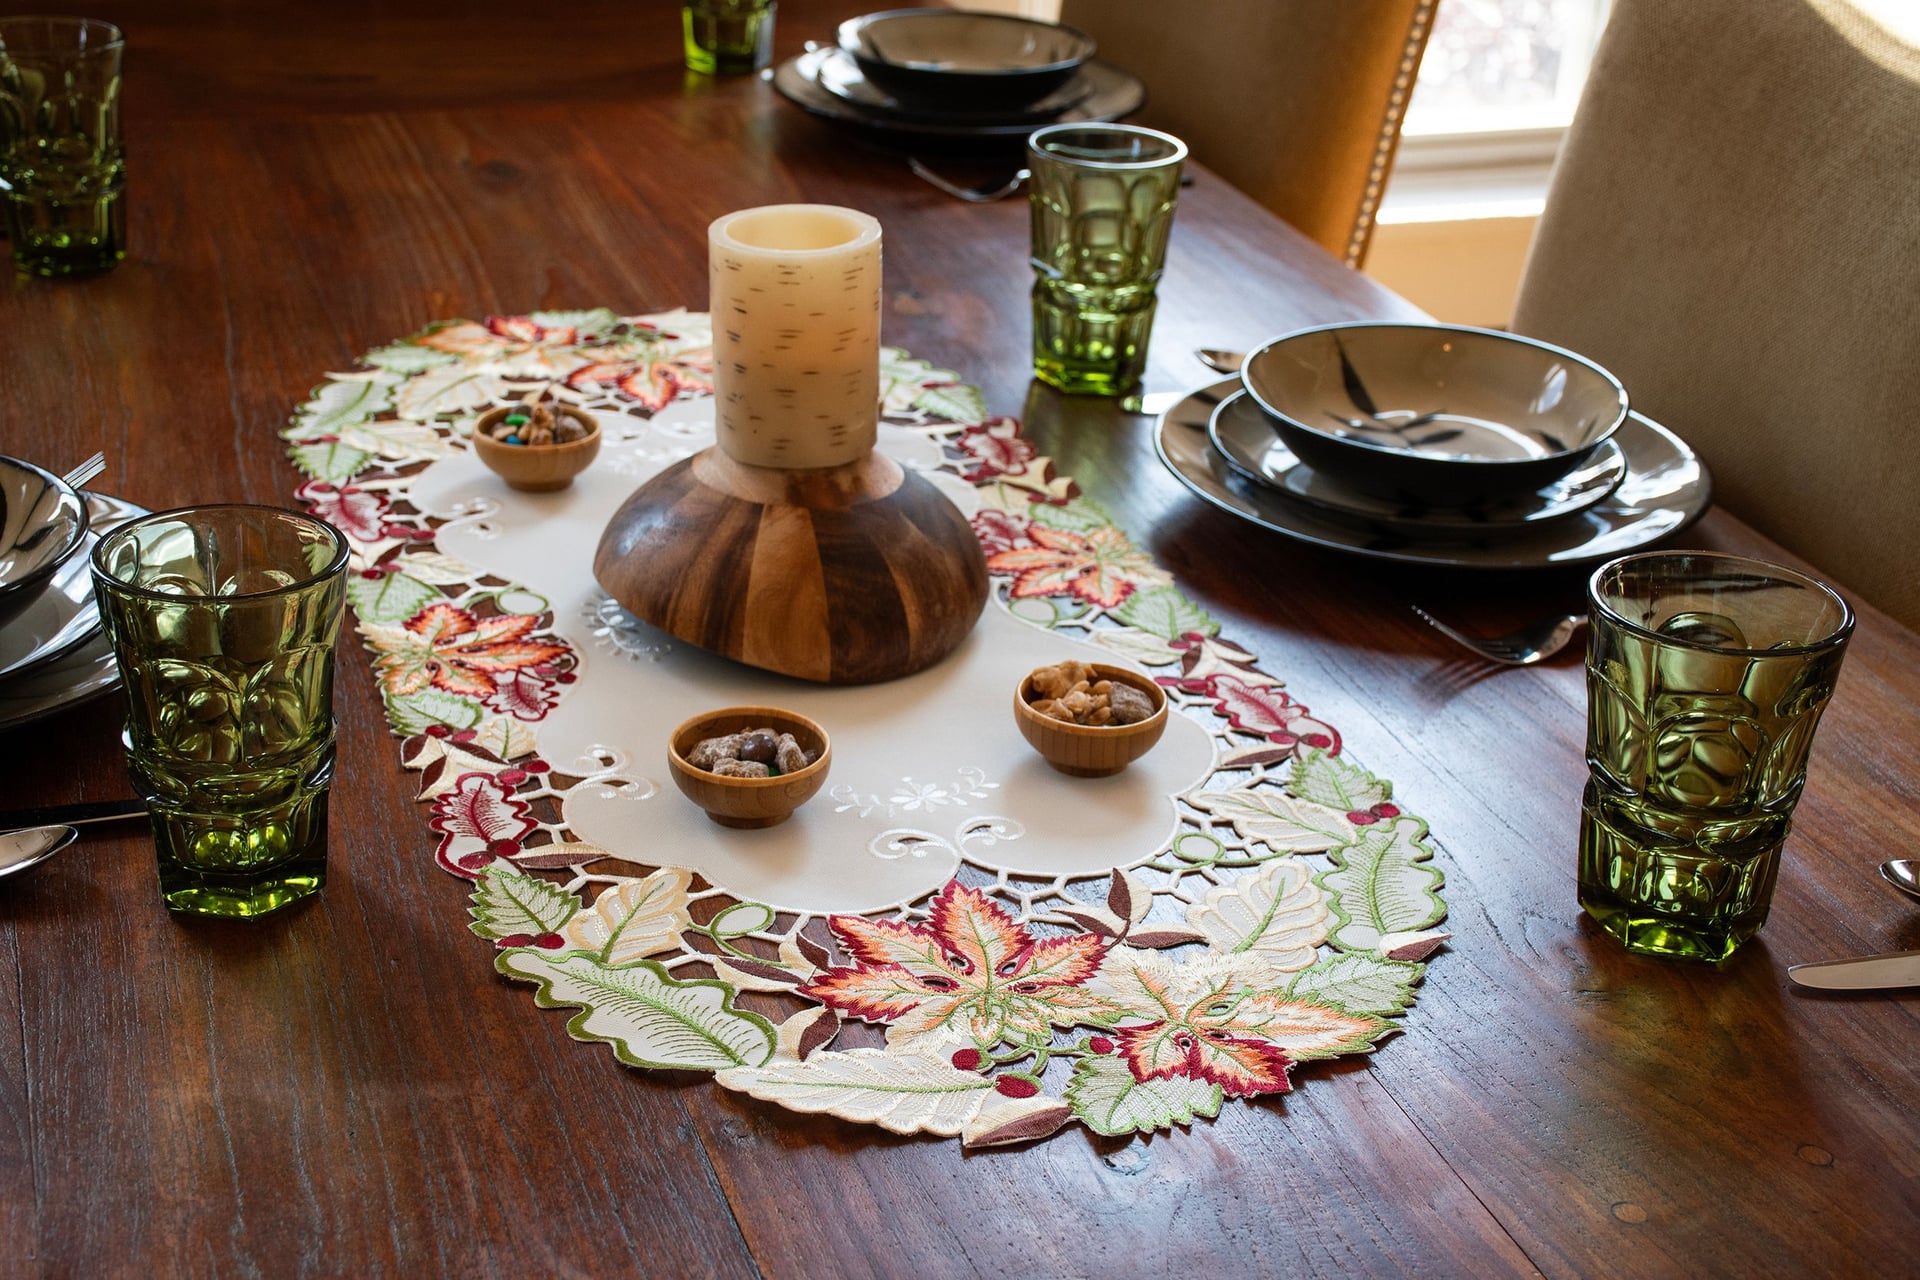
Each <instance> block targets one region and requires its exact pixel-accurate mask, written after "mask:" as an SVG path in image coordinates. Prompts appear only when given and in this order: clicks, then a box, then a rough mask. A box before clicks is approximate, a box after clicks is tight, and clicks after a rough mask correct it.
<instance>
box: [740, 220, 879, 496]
mask: <svg viewBox="0 0 1920 1280" xmlns="http://www.w3.org/2000/svg"><path fill="white" fill-rule="evenodd" d="M707 245H708V252H709V257H708V274H709V277H710V282H711V289H712V298H711V302H710V303H709V306H710V308H711V310H712V312H713V346H714V352H713V357H714V358H713V394H714V401H715V408H716V415H717V419H718V431H719V441H720V447H721V448H722V449H724V450H725V451H726V453H727V456H729V457H731V458H732V459H734V460H735V461H736V462H744V463H747V464H750V465H753V466H761V467H780V468H785V469H790V470H796V469H803V468H815V467H836V466H841V465H844V464H846V463H850V462H856V461H858V460H859V459H861V458H863V457H865V456H866V455H867V454H868V453H869V452H870V451H871V450H872V449H873V442H874V436H875V427H876V424H877V422H878V420H879V404H880V223H879V221H878V220H877V219H875V218H873V217H870V216H869V215H867V214H864V213H860V212H858V211H856V210H853V209H842V208H839V207H837V206H834V205H821V204H777V205H767V206H765V207H763V208H759V209H742V210H740V211H739V212H737V213H730V214H727V215H726V216H725V217H723V218H719V219H717V220H715V222H714V223H713V225H712V226H710V227H709V228H708V229H707Z"/></svg>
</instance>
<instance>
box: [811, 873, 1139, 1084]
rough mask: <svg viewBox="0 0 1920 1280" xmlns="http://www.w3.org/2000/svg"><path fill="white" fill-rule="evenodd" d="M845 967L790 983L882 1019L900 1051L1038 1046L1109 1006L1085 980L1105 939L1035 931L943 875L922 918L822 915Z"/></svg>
mask: <svg viewBox="0 0 1920 1280" xmlns="http://www.w3.org/2000/svg"><path fill="white" fill-rule="evenodd" d="M828 923H829V925H830V927H831V928H832V930H833V934H834V937H835V938H837V939H838V940H839V942H840V945H841V946H842V947H843V948H845V949H846V951H847V954H848V955H849V956H850V957H851V958H852V959H853V962H854V963H853V964H852V965H850V966H846V967H841V968H834V969H829V970H827V971H826V972H825V973H824V974H821V975H820V976H818V977H817V978H815V979H814V980H813V981H811V982H809V983H807V984H806V985H804V986H802V987H800V988H799V990H800V993H801V994H802V995H805V996H810V997H812V998H813V999H815V1000H818V1001H820V1002H821V1003H822V1004H825V1005H828V1006H830V1007H832V1008H834V1009H837V1010H839V1011H840V1012H841V1013H844V1014H846V1015H848V1016H849V1017H854V1018H860V1019H863V1020H865V1021H867V1022H879V1023H886V1024H888V1033H887V1042H888V1044H889V1045H890V1046H892V1047H893V1048H894V1049H897V1050H900V1051H904V1052H915V1051H921V1050H926V1051H932V1050H933V1049H936V1048H937V1047H938V1046H939V1045H940V1044H943V1043H949V1042H961V1043H967V1042H970V1043H972V1044H974V1045H977V1046H979V1047H981V1048H987V1047H990V1046H992V1045H994V1044H997V1043H999V1042H1000V1041H1002V1040H1014V1041H1018V1042H1021V1043H1028V1044H1032V1043H1042V1042H1045V1041H1047V1040H1048V1039H1050V1038H1051V1036H1052V1030H1051V1029H1052V1027H1054V1026H1063V1027H1064V1026H1072V1025H1074V1024H1075V1023H1080V1022H1091V1023H1094V1024H1101V1023H1104V1022H1107V1021H1110V1020H1111V1017H1112V1010H1111V1009H1110V1007H1109V1006H1108V1005H1107V1004H1106V1002H1104V1001H1102V1000H1100V999H1099V998H1097V997H1095V996H1094V995H1093V994H1092V993H1091V992H1090V991H1089V990H1088V989H1087V987H1086V985H1085V984H1086V982H1087V980H1088V979H1089V978H1091V977H1092V976H1093V974H1094V972H1095V971H1096V970H1097V969H1098V968H1099V966H1100V960H1101V957H1102V956H1104V955H1105V954H1106V952H1107V948H1108V947H1109V946H1111V945H1112V944H1111V943H1110V942H1109V941H1108V940H1107V939H1104V938H1097V937H1091V936H1088V935H1076V936H1070V937H1062V938H1045V939H1041V938H1036V937H1034V936H1033V935H1032V934H1031V933H1029V932H1028V931H1027V930H1026V929H1025V928H1024V927H1022V926H1021V925H1020V924H1019V923H1018V922H1016V921H1015V920H1014V919H1013V917H1012V916H1010V915H1008V914H1007V913H1006V911H1004V910H1003V909H1001V907H1000V906H999V905H998V904H996V903H995V902H993V901H992V900H991V899H990V898H988V897H987V896H986V895H985V894H983V893H980V892H979V891H978V890H975V889H969V888H967V887H965V886H963V885H961V884H960V883H959V882H957V881H953V882H949V883H948V885H947V887H946V888H944V889H942V890H941V891H940V893H939V895H938V896H937V897H936V898H935V899H934V901H933V913H932V917H931V919H930V920H929V921H928V923H927V924H925V925H912V924H905V923H902V922H898V921H889V920H867V919H863V918H861V917H859V916H834V917H832V918H831V919H830V920H829V921H828Z"/></svg>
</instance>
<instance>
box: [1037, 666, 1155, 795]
mask: <svg viewBox="0 0 1920 1280" xmlns="http://www.w3.org/2000/svg"><path fill="white" fill-rule="evenodd" d="M1115 690H1119V691H1120V692H1118V693H1116V692H1115ZM1013 716H1014V720H1015V721H1016V722H1017V723H1018V724H1019V726H1020V736H1022V737H1023V738H1025V739H1026V740H1027V742H1028V744H1029V745H1031V746H1032V747H1033V749H1034V750H1035V751H1038V752H1039V753H1040V754H1041V755H1042V756H1043V757H1045V759H1046V762H1047V763H1048V764H1050V765H1052V766H1053V767H1054V768H1056V769H1058V770H1059V771H1060V772H1062V773H1067V774H1072V775H1073V776H1074V777H1076V778H1104V777H1107V776H1108V775H1109V774H1115V773H1119V772H1120V771H1121V770H1122V769H1124V768H1126V767H1127V766H1128V765H1129V764H1132V763H1133V762H1134V761H1135V760H1138V759H1139V758H1140V757H1141V756H1143V755H1145V754H1147V752H1149V751H1151V750H1153V745H1154V744H1155V743H1156V742H1158V741H1160V735H1161V734H1162V733H1163V732H1165V730H1166V727H1167V694H1166V691H1165V690H1164V689H1162V688H1161V687H1160V686H1159V685H1157V684H1155V683H1154V682H1153V681H1152V680H1150V679H1148V678H1147V677H1146V676H1143V675H1141V674H1140V673H1139V672H1137V671H1129V670H1127V669H1126V668H1125V667H1110V666H1108V665H1107V664H1105V663H1103V662H1062V663H1059V664H1056V665H1055V666H1051V667H1041V668H1039V669H1038V670H1035V671H1032V672H1029V673H1028V675H1027V677H1026V679H1024V680H1022V681H1021V682H1020V687H1019V688H1018V689H1016V690H1014V694H1013Z"/></svg>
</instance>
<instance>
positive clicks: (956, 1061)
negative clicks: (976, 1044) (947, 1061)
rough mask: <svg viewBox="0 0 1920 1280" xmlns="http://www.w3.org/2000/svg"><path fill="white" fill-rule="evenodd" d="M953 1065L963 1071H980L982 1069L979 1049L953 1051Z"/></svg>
mask: <svg viewBox="0 0 1920 1280" xmlns="http://www.w3.org/2000/svg"><path fill="white" fill-rule="evenodd" d="M953 1065H954V1066H956V1067H958V1068H960V1069H961V1070H962V1071H978V1070H979V1069H980V1051H979V1050H978V1049H955V1050H954V1051H953Z"/></svg>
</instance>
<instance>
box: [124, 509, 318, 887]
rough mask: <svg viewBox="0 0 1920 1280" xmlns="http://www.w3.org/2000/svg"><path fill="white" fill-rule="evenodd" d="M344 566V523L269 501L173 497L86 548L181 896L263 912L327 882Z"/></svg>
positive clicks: (165, 880)
mask: <svg viewBox="0 0 1920 1280" xmlns="http://www.w3.org/2000/svg"><path fill="white" fill-rule="evenodd" d="M346 567H347V540H346V539H345V538H344V537H342V536H341V534H340V532H339V530H337V529H335V528H334V527H333V526H332V525H330V524H327V523H326V522H325V521H322V520H316V519H314V518H313V517H311V516H305V515H300V514H298V513H296V512H292V511H282V510H279V509H277V508H274V507H252V506H206V507H189V508H183V509H181V510H178V511H163V512H160V513H159V514H157V515H151V516H147V517H145V518H144V519H140V520H136V521H133V522H132V523H130V524H126V525H123V526H122V527H120V528H119V529H117V530H115V531H114V532H112V533H110V534H108V535H107V536H106V537H104V538H102V539H101V540H100V542H99V543H98V545H96V546H95V547H94V551H93V582H94V593H95V595H96V596H97V597H98V598H99V601H100V615H101V618H102V620H103V622H104V623H105V626H106V632H107V637H108V639H109V640H110V641H111V642H112V644H113V652H114V657H115V658H116V659H117V660H118V662H119V666H120V674H121V678H122V679H123V680H124V681H125V683H126V690H127V704H128V709H127V747H128V752H129V764H130V767H131V771H132V773H133V780H134V785H135V787H136V788H138V789H139V791H140V793H141V794H142V795H143V796H145V797H146V800H147V812H148V814H149V816H150V817H151V818H152V821H153V837H154V844H155V845H156V847H157V850H158V854H159V861H160V893H161V896H162V897H163V898H164V899H165V900H166V903H167V906H168V907H169V908H171V909H172V910H174V911H178V912H184V913H188V914H195V915H211V916H258V915H264V914H266V913H267V912H269V911H274V910H277V909H279V908H281V907H284V906H287V905H288V904H290V903H293V902H297V901H298V900H300V899H301V898H304V897H306V896H308V895H309V894H312V893H316V892H318V891H319V889H320V887H321V886H322V885H323V884H324V883H325V882H326V874H327V787H328V784H329V782H330V781H331V780H332V777H333V647H334V642H335V641H336V640H337V639H338V638H339V635H340V624H341V616H342V612H341V611H342V606H343V604H344V602H345V599H346Z"/></svg>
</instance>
